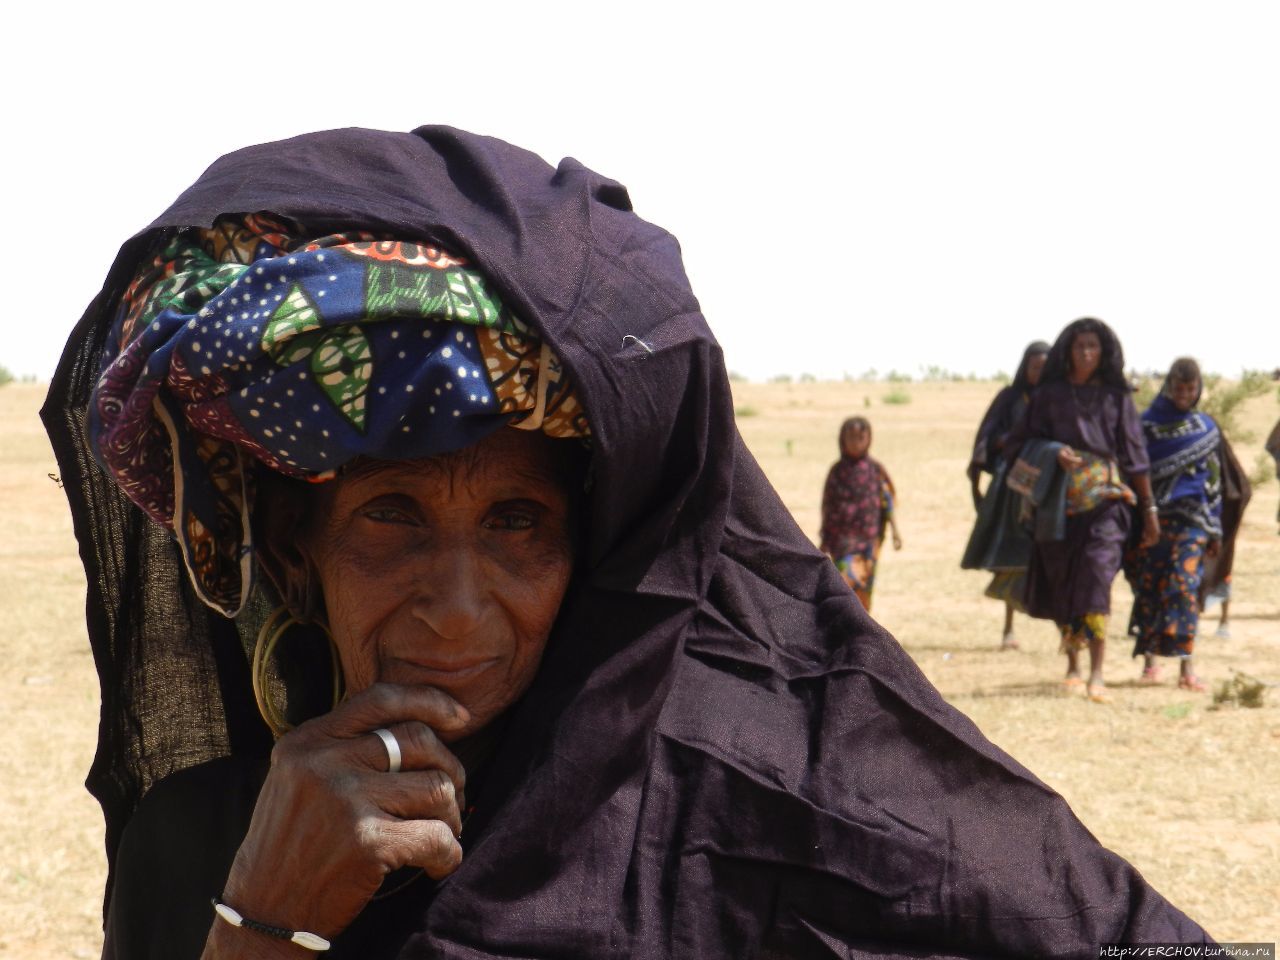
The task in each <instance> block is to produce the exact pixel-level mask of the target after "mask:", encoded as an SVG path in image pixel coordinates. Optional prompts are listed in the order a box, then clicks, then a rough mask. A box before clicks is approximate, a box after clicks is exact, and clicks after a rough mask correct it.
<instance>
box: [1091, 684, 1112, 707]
mask: <svg viewBox="0 0 1280 960" xmlns="http://www.w3.org/2000/svg"><path fill="white" fill-rule="evenodd" d="M1085 693H1086V695H1087V696H1088V697H1089V702H1090V703H1110V702H1111V694H1109V693H1107V688H1106V687H1104V686H1103V685H1102V684H1100V683H1091V684H1089V689H1088V690H1086V691H1085Z"/></svg>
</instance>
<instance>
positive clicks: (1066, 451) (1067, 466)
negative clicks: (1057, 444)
mask: <svg viewBox="0 0 1280 960" xmlns="http://www.w3.org/2000/svg"><path fill="white" fill-rule="evenodd" d="M1083 463H1084V459H1083V458H1082V457H1081V456H1080V454H1078V453H1076V452H1075V451H1074V450H1072V449H1071V448H1070V447H1063V448H1062V449H1061V450H1059V451H1058V466H1060V467H1061V468H1062V469H1063V470H1074V469H1075V468H1076V467H1078V466H1080V465H1081V464H1083Z"/></svg>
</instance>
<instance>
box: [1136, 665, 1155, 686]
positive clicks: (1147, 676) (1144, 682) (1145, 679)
mask: <svg viewBox="0 0 1280 960" xmlns="http://www.w3.org/2000/svg"><path fill="white" fill-rule="evenodd" d="M1159 682H1160V668H1159V667H1157V666H1155V665H1154V664H1153V665H1151V666H1149V667H1143V668H1142V676H1140V677H1138V683H1139V684H1140V685H1141V686H1144V687H1153V686H1155V685H1156V684H1157V683H1159Z"/></svg>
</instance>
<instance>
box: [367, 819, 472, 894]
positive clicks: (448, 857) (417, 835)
mask: <svg viewBox="0 0 1280 960" xmlns="http://www.w3.org/2000/svg"><path fill="white" fill-rule="evenodd" d="M378 829H379V831H380V833H381V841H382V843H383V845H384V846H385V848H386V850H387V854H388V856H387V859H388V860H389V861H390V865H391V866H392V867H393V869H399V868H400V867H421V868H422V870H423V872H425V873H426V875H427V876H429V877H431V878H432V879H433V880H440V879H442V878H443V877H447V876H448V875H449V874H451V873H453V871H455V870H457V869H458V866H459V865H460V864H461V863H462V844H460V843H459V842H458V838H457V836H456V835H455V834H454V832H453V830H452V828H451V827H450V826H449V824H447V823H445V822H443V821H441V820H385V821H381V822H380V824H379V827H378Z"/></svg>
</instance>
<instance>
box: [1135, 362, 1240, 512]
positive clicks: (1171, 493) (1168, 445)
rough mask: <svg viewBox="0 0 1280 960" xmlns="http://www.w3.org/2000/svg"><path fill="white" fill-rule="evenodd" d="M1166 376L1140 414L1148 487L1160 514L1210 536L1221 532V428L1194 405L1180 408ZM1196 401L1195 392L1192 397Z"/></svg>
mask: <svg viewBox="0 0 1280 960" xmlns="http://www.w3.org/2000/svg"><path fill="white" fill-rule="evenodd" d="M1170 385H1171V379H1170V378H1166V379H1165V383H1164V387H1163V388H1162V389H1161V391H1160V392H1159V393H1158V394H1156V396H1155V399H1154V400H1152V401H1151V406H1149V407H1147V409H1146V410H1145V411H1143V414H1142V432H1143V434H1144V436H1145V437H1146V441H1147V455H1148V456H1149V457H1150V458H1151V492H1152V494H1153V495H1154V496H1155V500H1156V505H1157V506H1158V508H1159V510H1160V514H1161V516H1169V517H1178V518H1180V519H1182V520H1183V521H1185V522H1186V523H1190V524H1191V525H1192V526H1195V527H1198V528H1199V529H1201V530H1203V531H1205V533H1207V534H1209V535H1210V536H1212V537H1220V536H1222V461H1221V458H1220V456H1219V450H1220V447H1221V445H1222V433H1221V432H1220V431H1219V430H1218V425H1217V424H1216V423H1215V422H1214V420H1213V417H1211V416H1209V415H1208V414H1207V413H1202V412H1200V411H1199V410H1197V409H1196V408H1195V406H1194V405H1193V406H1192V407H1191V409H1189V410H1179V409H1178V407H1177V405H1176V404H1174V402H1173V400H1172V399H1170ZM1199 400H1200V395H1199V393H1197V394H1196V402H1197V403H1198V402H1199Z"/></svg>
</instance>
